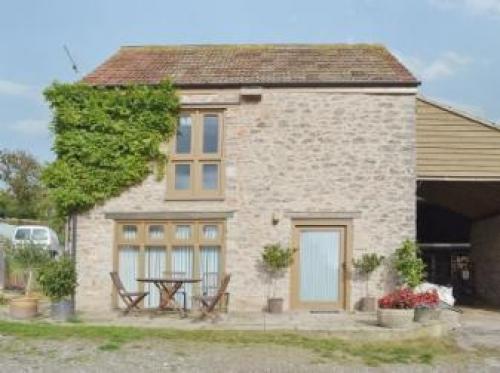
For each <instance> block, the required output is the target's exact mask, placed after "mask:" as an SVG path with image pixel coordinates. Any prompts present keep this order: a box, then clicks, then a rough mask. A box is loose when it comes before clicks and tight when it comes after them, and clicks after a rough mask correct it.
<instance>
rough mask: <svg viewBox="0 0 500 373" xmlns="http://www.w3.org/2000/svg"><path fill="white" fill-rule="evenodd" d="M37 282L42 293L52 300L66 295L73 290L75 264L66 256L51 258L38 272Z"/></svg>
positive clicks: (74, 286) (74, 284)
mask: <svg viewBox="0 0 500 373" xmlns="http://www.w3.org/2000/svg"><path fill="white" fill-rule="evenodd" d="M37 280H38V283H39V284H40V286H41V287H42V291H43V293H44V294H45V295H46V296H48V297H49V298H50V299H52V300H54V301H58V300H60V299H62V298H65V297H68V296H70V295H71V294H73V292H74V291H75V288H76V286H77V283H76V270H75V264H74V263H73V261H72V260H71V259H70V258H69V257H68V256H63V257H61V258H59V259H58V260H52V261H51V262H50V263H48V264H47V265H45V266H44V267H42V268H41V269H40V271H39V272H38V278H37Z"/></svg>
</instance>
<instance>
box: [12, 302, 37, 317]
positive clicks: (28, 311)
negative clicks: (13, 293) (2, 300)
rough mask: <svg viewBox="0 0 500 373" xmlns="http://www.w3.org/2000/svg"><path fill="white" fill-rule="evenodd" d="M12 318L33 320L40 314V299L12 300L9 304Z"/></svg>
mask: <svg viewBox="0 0 500 373" xmlns="http://www.w3.org/2000/svg"><path fill="white" fill-rule="evenodd" d="M9 313H10V316H11V317H12V318H14V319H19V320H24V319H31V318H33V317H35V316H36V315H37V314H38V298H34V297H22V298H14V299H11V301H10V304H9Z"/></svg>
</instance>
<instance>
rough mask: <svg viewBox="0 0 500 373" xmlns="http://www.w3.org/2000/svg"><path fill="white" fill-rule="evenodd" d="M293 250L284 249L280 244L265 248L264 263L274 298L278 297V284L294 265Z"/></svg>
mask: <svg viewBox="0 0 500 373" xmlns="http://www.w3.org/2000/svg"><path fill="white" fill-rule="evenodd" d="M294 252H295V250H294V249H292V248H284V247H282V246H281V244H279V243H275V244H271V245H266V246H264V251H263V253H262V261H263V263H264V265H265V267H266V270H267V273H268V275H269V278H270V280H271V281H270V282H271V284H272V296H273V297H275V295H276V282H277V280H278V277H280V276H281V275H282V274H283V272H284V270H285V269H287V268H288V267H289V266H291V265H292V263H293V253H294Z"/></svg>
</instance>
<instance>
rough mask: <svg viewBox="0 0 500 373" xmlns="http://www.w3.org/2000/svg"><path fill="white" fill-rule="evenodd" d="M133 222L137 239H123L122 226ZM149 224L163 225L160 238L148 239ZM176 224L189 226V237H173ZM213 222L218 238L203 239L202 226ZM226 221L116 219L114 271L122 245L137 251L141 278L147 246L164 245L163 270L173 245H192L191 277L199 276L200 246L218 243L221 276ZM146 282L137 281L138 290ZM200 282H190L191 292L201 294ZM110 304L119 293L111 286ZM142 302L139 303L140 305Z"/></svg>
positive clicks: (169, 262)
mask: <svg viewBox="0 0 500 373" xmlns="http://www.w3.org/2000/svg"><path fill="white" fill-rule="evenodd" d="M126 225H136V226H137V233H138V234H137V239H136V240H134V241H129V240H125V239H124V238H123V235H122V229H123V226H126ZM151 225H163V230H164V237H163V239H162V240H150V239H149V227H150V226H151ZM177 225H190V226H191V238H190V239H189V240H176V239H175V227H176V226H177ZM204 225H216V226H217V227H218V238H217V239H215V240H204V239H203V226H204ZM225 243H226V222H225V220H221V219H182V220H181V219H179V220H126V221H125V220H123V221H115V235H114V245H113V271H116V272H118V271H119V268H120V264H119V250H120V247H123V246H136V247H137V248H138V250H139V258H138V271H137V275H138V277H144V276H145V274H146V261H145V259H146V250H147V248H148V247H164V248H165V258H166V263H165V268H166V271H172V251H173V248H174V247H176V246H191V247H192V248H193V277H195V278H197V277H199V273H200V252H201V247H203V246H218V247H219V248H220V253H219V255H220V256H219V275H220V277H222V275H223V274H224V270H225V267H226V244H225ZM144 289H145V284H144V283H143V282H139V283H138V284H137V290H138V291H144ZM200 289H201V283H200V284H193V295H200ZM111 295H112V297H111V305H112V307H113V308H117V307H118V304H119V302H118V296H117V293H116V289H115V288H114V287H112V293H111ZM143 305H144V303H143V302H141V306H143Z"/></svg>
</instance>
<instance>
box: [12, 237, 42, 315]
mask: <svg viewBox="0 0 500 373" xmlns="http://www.w3.org/2000/svg"><path fill="white" fill-rule="evenodd" d="M5 253H6V259H7V263H8V265H9V270H12V271H13V272H17V273H21V274H22V275H23V277H24V283H25V284H26V285H25V287H24V295H23V296H22V297H18V298H14V299H11V300H10V303H9V313H10V316H11V317H13V318H15V319H29V318H33V317H35V316H36V315H37V314H38V302H39V298H38V297H37V296H35V295H34V294H33V285H34V280H35V275H36V272H37V271H38V270H39V269H41V268H42V267H43V266H44V265H46V263H48V262H49V261H50V260H51V259H50V255H49V253H48V251H47V250H45V249H44V248H43V247H41V246H40V245H37V244H35V243H33V242H26V243H23V244H22V245H13V244H12V243H9V244H8V245H7V248H6V251H5Z"/></svg>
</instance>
